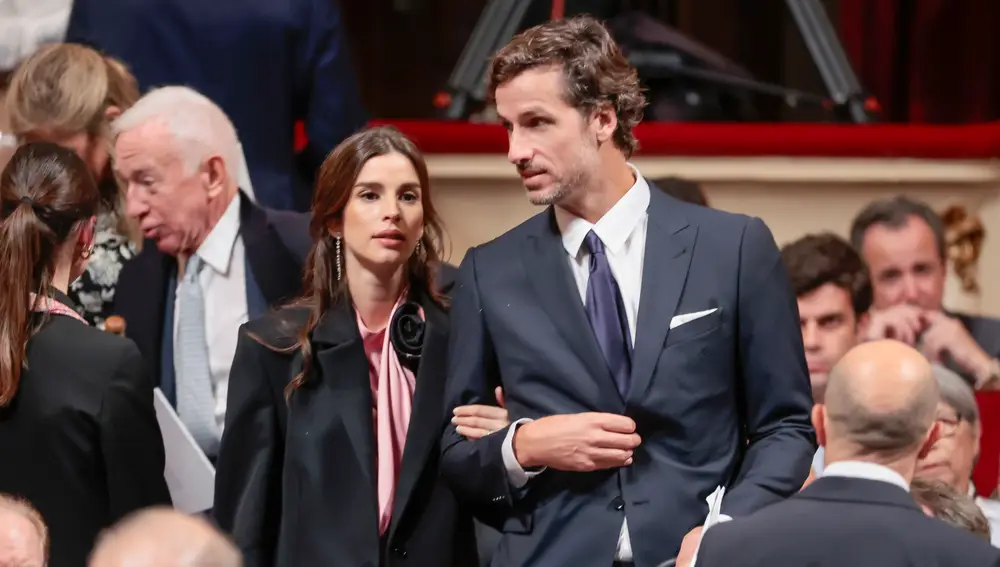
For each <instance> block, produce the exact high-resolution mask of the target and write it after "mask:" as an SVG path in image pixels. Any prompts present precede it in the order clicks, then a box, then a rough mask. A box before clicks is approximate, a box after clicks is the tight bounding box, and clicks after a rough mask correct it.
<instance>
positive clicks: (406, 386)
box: [214, 127, 507, 567]
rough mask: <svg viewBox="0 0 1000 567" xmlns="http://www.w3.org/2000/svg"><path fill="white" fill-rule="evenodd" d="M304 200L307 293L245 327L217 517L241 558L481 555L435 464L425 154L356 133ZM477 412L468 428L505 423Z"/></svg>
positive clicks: (437, 344)
mask: <svg viewBox="0 0 1000 567" xmlns="http://www.w3.org/2000/svg"><path fill="white" fill-rule="evenodd" d="M312 211H313V217H312V224H311V230H312V235H313V239H314V242H315V244H314V246H313V249H312V251H311V253H310V255H309V259H308V262H307V266H306V275H305V278H306V286H305V289H306V292H305V296H304V297H303V298H302V299H301V300H299V301H298V302H296V303H294V304H293V305H291V306H289V307H287V308H284V309H282V310H280V311H278V312H277V313H274V314H272V315H269V316H268V317H265V318H263V319H260V320H256V321H251V322H250V323H247V324H246V325H244V326H243V328H242V329H241V330H240V336H239V343H238V346H237V350H236V357H235V360H234V362H233V366H232V370H231V373H230V381H229V396H228V407H227V411H226V423H225V430H224V433H223V436H222V444H221V448H220V451H219V458H218V462H217V472H216V489H215V490H216V492H215V510H214V514H215V517H216V520H217V521H218V523H219V525H220V526H221V527H222V528H223V529H224V530H226V531H228V532H230V533H231V534H232V535H233V537H234V539H235V541H236V544H237V545H238V546H239V547H240V548H241V549H242V550H243V552H244V554H245V557H246V558H247V565H249V566H255V567H276V566H277V567H281V566H293V565H296V566H297V565H371V566H376V565H382V566H389V565H406V566H408V567H410V566H415V567H422V566H427V567H450V566H464V565H468V566H470V567H471V566H475V565H478V558H477V554H476V542H475V535H474V533H473V522H472V517H471V515H469V510H470V507H469V506H468V505H467V504H461V503H459V502H458V501H457V500H456V499H455V496H454V495H453V494H452V493H451V492H450V491H449V489H448V488H447V487H446V486H445V484H444V483H443V482H442V481H441V480H440V479H439V475H438V471H437V462H438V453H439V452H440V447H439V440H440V438H441V432H442V431H443V429H444V424H445V423H446V421H447V419H448V418H450V416H449V415H446V412H447V410H446V408H445V407H444V384H445V373H446V370H447V369H446V355H447V348H448V315H447V312H446V305H447V301H446V298H445V297H444V296H443V295H441V291H442V290H441V289H440V288H439V286H437V285H435V282H434V277H433V276H434V274H435V272H436V268H437V267H438V264H439V261H440V256H441V242H442V229H441V224H440V221H439V219H438V216H437V213H436V212H435V210H434V206H433V204H432V202H431V198H430V184H429V180H428V175H427V167H426V165H425V163H424V161H423V157H422V156H421V155H420V152H419V151H418V150H417V148H416V146H414V145H413V143H412V142H411V141H410V140H408V139H406V138H405V137H404V136H403V135H402V134H400V133H399V132H398V131H397V130H395V129H392V128H386V127H382V128H375V129H370V130H366V131H362V132H360V133H358V134H355V135H354V136H352V137H350V138H348V139H347V140H345V141H344V142H343V143H342V144H341V145H339V146H338V147H337V148H336V149H335V150H334V151H333V152H332V153H331V154H330V155H329V156H328V157H327V159H326V161H325V162H324V163H323V165H322V166H321V167H320V170H319V176H318V179H317V184H316V190H315V193H314V196H313V206H312ZM481 408H482V409H483V410H484V411H482V412H481V413H482V414H484V415H485V416H486V417H484V418H483V419H482V420H481V421H479V422H477V423H478V425H479V428H478V432H476V431H470V435H485V434H486V433H488V432H490V431H492V430H496V429H501V428H503V427H505V426H506V425H507V415H506V411H504V410H503V409H502V408H499V407H489V408H486V407H481ZM404 448H405V450H404ZM486 511H488V508H487V509H486Z"/></svg>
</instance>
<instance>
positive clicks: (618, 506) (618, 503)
mask: <svg viewBox="0 0 1000 567" xmlns="http://www.w3.org/2000/svg"><path fill="white" fill-rule="evenodd" d="M611 507H612V508H614V509H615V510H618V511H619V512H620V511H622V510H624V509H625V501H624V500H622V497H621V496H616V497H615V499H614V500H612V501H611Z"/></svg>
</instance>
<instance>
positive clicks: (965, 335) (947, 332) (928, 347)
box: [921, 312, 993, 385]
mask: <svg viewBox="0 0 1000 567" xmlns="http://www.w3.org/2000/svg"><path fill="white" fill-rule="evenodd" d="M926 318H927V320H928V322H929V323H930V327H928V328H927V331H926V332H924V335H923V337H921V338H922V343H923V344H922V345H921V351H922V352H923V354H924V356H926V357H927V358H928V360H930V361H931V362H938V363H940V362H942V358H943V357H944V355H945V353H947V355H948V356H949V357H950V358H951V360H952V362H954V363H955V364H956V365H958V367H959V368H961V369H962V370H963V371H964V372H965V373H966V374H969V375H971V376H973V377H974V378H975V379H976V384H977V385H979V384H983V383H984V382H985V381H986V380H987V379H988V378H989V377H990V374H992V371H993V367H992V359H991V358H990V355H988V354H986V352H985V351H984V350H983V349H982V348H980V346H979V343H977V342H976V339H974V338H972V335H970V334H969V331H968V330H967V329H966V328H965V325H963V324H962V322H961V321H959V320H958V319H954V318H952V317H949V316H947V315H945V314H944V313H941V312H929V313H927V314H926Z"/></svg>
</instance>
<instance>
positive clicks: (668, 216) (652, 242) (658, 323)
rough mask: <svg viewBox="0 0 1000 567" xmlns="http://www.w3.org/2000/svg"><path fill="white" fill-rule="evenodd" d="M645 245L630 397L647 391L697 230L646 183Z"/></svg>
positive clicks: (685, 273) (682, 281)
mask: <svg viewBox="0 0 1000 567" xmlns="http://www.w3.org/2000/svg"><path fill="white" fill-rule="evenodd" d="M651 189H652V190H651V191H650V198H649V221H648V223H647V228H646V249H645V250H646V251H645V257H644V259H643V265H642V291H641V292H640V294H641V295H640V298H639V317H638V321H637V322H636V333H635V334H636V338H635V349H634V351H633V354H632V383H631V386H630V388H629V399H630V401H638V399H640V398H642V397H643V396H645V394H646V389H647V387H648V386H649V381H650V380H651V379H652V376H653V370H654V367H655V366H656V361H657V360H658V359H659V357H660V353H661V351H662V349H663V344H664V341H666V338H667V332H668V330H669V329H670V320H671V319H672V318H673V316H674V315H675V312H676V310H677V305H678V303H679V301H680V298H681V293H682V292H683V291H684V283H685V281H686V280H687V275H688V268H689V267H690V264H691V255H692V254H691V253H692V249H693V248H694V242H695V239H696V237H697V234H698V229H697V228H696V227H693V226H690V225H689V224H688V222H687V219H686V218H685V217H684V215H683V214H681V213H680V212H678V211H677V210H676V208H675V207H673V206H671V205H673V204H675V203H672V202H671V201H672V200H671V199H669V198H668V197H667V196H665V195H664V194H663V193H662V192H661V191H658V190H656V188H655V187H651Z"/></svg>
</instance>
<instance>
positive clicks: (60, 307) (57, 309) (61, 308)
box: [28, 293, 88, 325]
mask: <svg viewBox="0 0 1000 567" xmlns="http://www.w3.org/2000/svg"><path fill="white" fill-rule="evenodd" d="M28 301H29V302H30V303H31V310H32V311H35V312H36V313H52V314H55V315H65V316H67V317H72V318H73V319H76V320H77V321H80V322H82V323H83V324H84V325H87V324H88V323H87V321H86V320H85V319H84V318H83V317H81V316H80V314H79V313H77V312H76V310H74V309H73V308H72V307H70V306H69V305H66V304H65V303H62V302H61V301H58V300H55V299H52V298H50V297H41V298H39V297H38V296H37V295H36V294H34V293H32V294H31V295H30V296H28Z"/></svg>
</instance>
